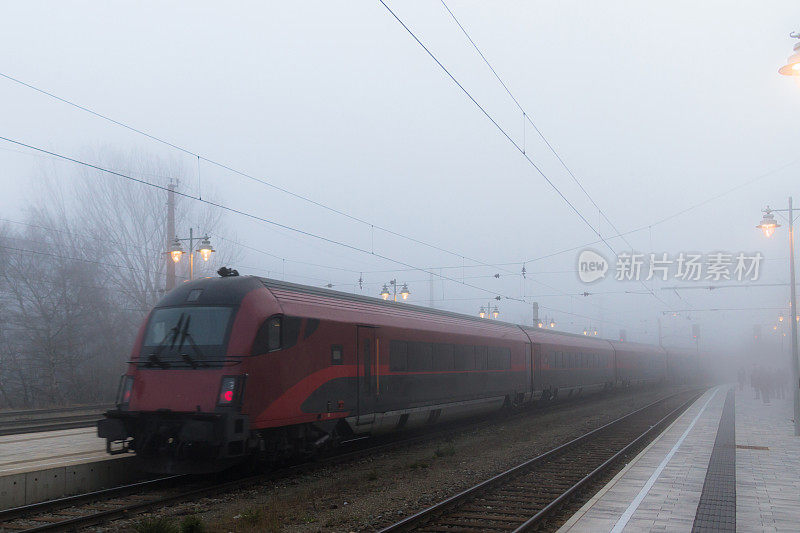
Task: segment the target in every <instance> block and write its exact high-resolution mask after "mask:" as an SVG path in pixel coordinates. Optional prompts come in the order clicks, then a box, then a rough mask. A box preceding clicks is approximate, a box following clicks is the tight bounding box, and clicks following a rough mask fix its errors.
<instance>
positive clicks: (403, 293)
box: [400, 283, 411, 300]
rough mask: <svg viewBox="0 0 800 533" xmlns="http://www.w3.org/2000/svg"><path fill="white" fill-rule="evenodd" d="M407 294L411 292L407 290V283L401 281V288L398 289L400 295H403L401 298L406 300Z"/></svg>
mask: <svg viewBox="0 0 800 533" xmlns="http://www.w3.org/2000/svg"><path fill="white" fill-rule="evenodd" d="M409 294H411V292H409V290H408V283H403V289H402V290H401V291H400V296H402V297H403V300H407V299H408V295H409Z"/></svg>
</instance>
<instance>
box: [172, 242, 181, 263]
mask: <svg viewBox="0 0 800 533" xmlns="http://www.w3.org/2000/svg"><path fill="white" fill-rule="evenodd" d="M169 255H170V256H172V260H173V261H175V262H176V263H177V262H178V261H180V260H181V255H183V247H182V246H181V241H179V240H178V238H177V237H175V240H174V241H173V242H172V246H171V247H170V249H169Z"/></svg>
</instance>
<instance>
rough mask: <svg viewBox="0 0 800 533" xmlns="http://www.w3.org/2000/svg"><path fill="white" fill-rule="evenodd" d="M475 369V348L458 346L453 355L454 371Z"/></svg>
mask: <svg viewBox="0 0 800 533" xmlns="http://www.w3.org/2000/svg"><path fill="white" fill-rule="evenodd" d="M474 369H475V347H474V346H464V345H461V344H459V345H456V347H455V353H454V354H453V370H474Z"/></svg>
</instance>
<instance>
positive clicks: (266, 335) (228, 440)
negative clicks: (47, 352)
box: [98, 276, 696, 472]
mask: <svg viewBox="0 0 800 533" xmlns="http://www.w3.org/2000/svg"><path fill="white" fill-rule="evenodd" d="M131 359H132V360H131V361H130V362H129V370H128V372H127V373H126V374H125V375H124V376H122V380H121V382H120V388H119V395H118V399H117V408H116V409H114V410H111V411H108V412H107V413H106V414H105V418H104V419H103V420H101V421H99V422H98V435H99V436H100V437H101V438H105V439H106V442H107V450H108V451H109V453H124V452H129V451H133V452H135V453H136V455H137V456H138V457H139V458H140V459H142V460H143V467H144V468H145V469H147V470H150V471H157V472H186V471H189V472H198V471H210V470H218V469H221V468H225V467H226V466H229V465H231V464H234V463H237V462H240V461H243V460H244V459H247V458H253V457H255V458H261V459H264V460H273V459H276V458H280V457H284V456H290V455H296V454H298V453H305V452H313V451H314V450H317V449H319V448H321V447H325V446H329V445H333V444H336V443H337V442H339V441H341V440H343V439H349V438H353V437H354V436H358V435H365V434H376V433H380V432H390V431H398V430H402V429H405V428H413V427H420V426H425V425H430V424H434V423H437V422H441V421H444V420H449V419H454V418H457V417H464V416H473V415H476V414H479V413H489V412H492V411H496V410H500V409H502V408H510V407H513V406H517V405H520V404H523V403H525V402H529V401H532V400H541V399H545V400H546V399H554V398H560V397H564V396H571V395H576V394H587V393H590V392H593V391H598V390H603V389H609V388H612V387H619V386H627V385H632V384H637V383H645V382H660V381H663V380H667V379H672V380H675V381H678V380H681V381H682V380H686V379H688V378H689V377H691V376H692V375H694V374H696V373H695V372H693V371H691V370H689V368H688V366H687V365H691V364H694V363H693V361H694V362H696V358H691V357H689V356H687V355H686V354H678V353H667V352H666V351H664V350H663V349H661V348H658V347H654V346H648V345H643V344H636V343H628V342H611V341H607V340H603V339H598V338H595V337H585V336H581V335H572V334H567V333H556V332H553V331H548V330H542V329H538V328H532V327H525V326H518V325H514V324H507V323H503V322H499V321H495V320H483V319H479V318H476V317H471V316H465V315H461V314H457V313H451V312H447V311H440V310H436V309H428V308H423V307H416V306H412V305H408V304H398V303H393V302H384V301H382V300H378V299H377V298H369V297H363V296H355V295H351V294H346V293H341V292H336V291H331V290H326V289H320V288H316V287H308V286H303V285H296V284H292V283H285V282H280V281H275V280H269V279H263V278H257V277H251V276H243V277H238V276H231V277H220V278H213V279H212V278H206V279H201V280H196V281H193V282H191V283H185V284H183V285H181V286H180V287H178V288H176V289H175V290H173V291H172V292H170V293H169V294H167V295H166V296H165V297H164V299H163V300H162V301H161V302H160V303H159V304H158V306H156V307H155V308H154V309H153V310H152V312H151V313H150V315H149V316H148V318H147V320H146V321H145V323H144V324H143V325H142V327H141V329H140V331H139V334H138V337H137V339H136V344H135V345H134V348H133V353H132V358H131Z"/></svg>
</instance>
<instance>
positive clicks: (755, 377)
mask: <svg viewBox="0 0 800 533" xmlns="http://www.w3.org/2000/svg"><path fill="white" fill-rule="evenodd" d="M760 374H761V369H760V367H757V366H754V367H753V370H752V371H751V372H750V386H751V387H753V392H755V394H756V397H755V399H756V400H760V399H761V392H760V391H761V384H760Z"/></svg>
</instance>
